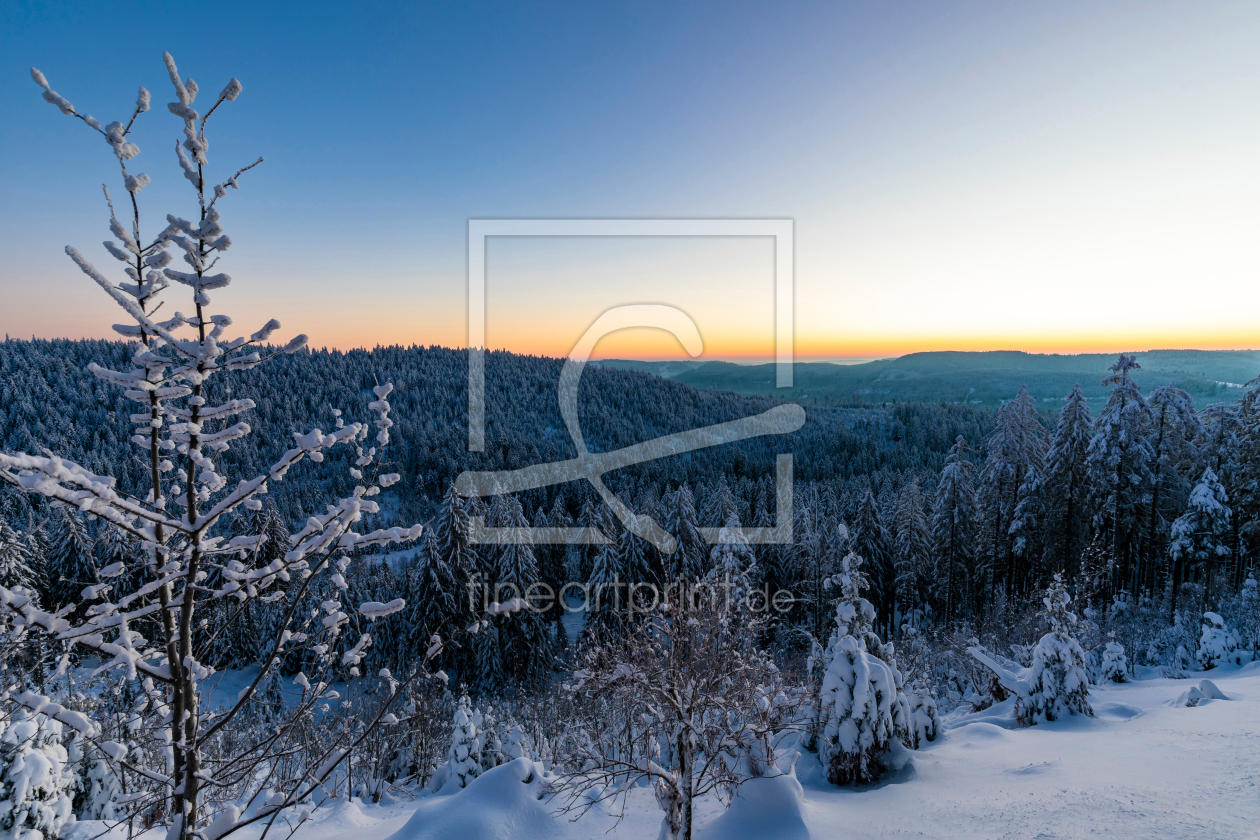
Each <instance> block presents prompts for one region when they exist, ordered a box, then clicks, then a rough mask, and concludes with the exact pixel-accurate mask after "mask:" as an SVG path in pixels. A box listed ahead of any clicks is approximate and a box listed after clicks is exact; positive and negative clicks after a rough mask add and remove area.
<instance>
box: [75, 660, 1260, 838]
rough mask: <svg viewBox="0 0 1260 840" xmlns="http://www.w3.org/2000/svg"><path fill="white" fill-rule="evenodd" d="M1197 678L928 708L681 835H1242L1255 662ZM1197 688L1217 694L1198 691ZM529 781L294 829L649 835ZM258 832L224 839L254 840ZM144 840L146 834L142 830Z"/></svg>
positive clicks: (530, 768) (1254, 806)
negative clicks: (922, 735)
mask: <svg viewBox="0 0 1260 840" xmlns="http://www.w3.org/2000/svg"><path fill="white" fill-rule="evenodd" d="M1207 675H1208V676H1210V677H1211V680H1210V682H1209V681H1208V680H1203V679H1195V680H1194V681H1189V680H1174V679H1165V678H1158V679H1138V680H1135V681H1132V682H1128V683H1109V684H1106V685H1102V686H1095V687H1093V689H1092V692H1091V696H1090V702H1091V704H1092V705H1093V707H1094V712H1095V717H1093V718H1086V717H1083V716H1079V715H1078V716H1071V717H1067V718H1065V719H1063V720H1059V721H1053V722H1041V723H1038V724H1037V725H1036V726H1033V727H1027V728H1016V726H1015V720H1014V708H1013V705H1014V700H1013V699H1012V700H1007V701H1005V702H1004V703H1000V704H998V705H996V706H994V707H992V708H990V709H986V710H985V711H983V712H980V713H977V714H962V713H961V712H959V711H957V710H956V711H954V712H951V713H949V714H947V715H945V716H944V720H943V724H944V730H945V731H944V732H943V733H942V737H940V738H938V739H937V740H936V741H935V742H934V743H930V744H927V745H926V746H925V747H924V748H922V749H920V750H917V751H915V752H913V753H911V754H910V755H911V757H912V758H911V764H910V766H908V767H907V768H905V769H904V770H902V771H900V772H898V773H896V774H894V775H893V776H892V778H891V779H890V780H888V781H885V782H881V783H879V784H877V785H874V786H871V787H867V788H843V789H842V788H837V787H834V786H832V785H830V784H828V783H827V781H826V777H825V774H824V773H823V770H822V767H821V766H820V765H819V764H818V761H817V759H815V758H814V757H813V756H812V755H811V754H808V753H807V754H805V755H803V756H802V757H801V758H800V760H799V762H798V763H797V765H796V773H795V777H793V776H786V777H782V778H778V779H757V780H754V781H752V782H750V783H748V785H747V786H745V787H744V788H743V792H742V794H741V795H740V796H739V797H737V798H736V800H735V802H734V804H733V805H732V807H731V809H730V810H725V809H724V808H723V806H722V805H721V803H719V802H717V801H716V800H714V799H713V798H711V797H710V798H707V799H705V800H704V801H702V802H699V803H698V804H697V811H696V819H697V825H696V840H746V839H747V840H753V838H758V840H760V838H767V840H780V838H782V840H796V839H797V838H806V837H813V838H818V840H823V838H840V837H843V838H845V840H864V838H889V837H892V838H897V837H930V838H968V840H971V838H1029V837H1038V838H1074V837H1083V836H1095V835H1096V836H1110V837H1126V838H1127V837H1133V838H1138V837H1140V838H1144V840H1148V839H1149V840H1159V839H1160V838H1206V837H1212V838H1235V837H1236V838H1247V837H1255V836H1256V834H1257V830H1258V828H1260V787H1258V785H1260V662H1257V663H1249V664H1248V665H1245V666H1242V667H1239V666H1232V665H1231V666H1223V667H1219V668H1215V669H1213V670H1211V671H1209V672H1207ZM1205 684H1207V690H1204V687H1205ZM1191 688H1195V689H1196V690H1198V691H1200V692H1201V693H1203V694H1204V695H1205V698H1204V700H1202V701H1201V702H1200V704H1199V705H1197V706H1193V707H1188V708H1187V707H1178V706H1177V705H1176V702H1177V700H1178V698H1179V697H1180V696H1181V695H1182V694H1184V693H1186V692H1187V691H1189V690H1190V689H1191ZM1213 689H1215V692H1213ZM1213 693H1215V694H1219V695H1220V696H1223V697H1228V698H1229V699H1228V700H1212V699H1208V698H1210V697H1211V696H1212V695H1213ZM543 776H544V772H543V768H542V765H540V764H538V763H536V762H532V761H530V760H528V759H518V760H516V761H512V762H509V763H508V764H504V765H502V766H501V767H496V768H493V769H491V770H488V771H486V772H485V773H483V774H482V775H481V776H479V777H478V778H476V779H474V780H473V781H471V782H470V784H469V785H468V787H467V788H465V789H462V790H460V789H458V788H456V787H454V786H452V787H448V788H447V789H446V790H445V791H444V792H443V793H441V794H432V793H427V792H426V793H423V794H421V795H420V796H418V797H417V798H416V799H412V800H394V799H392V798H390V797H386V798H385V800H384V801H383V802H382V804H380V805H369V804H365V803H363V802H362V801H360V800H357V799H356V800H353V801H352V802H345V801H344V800H330V801H329V802H327V803H325V804H324V805H322V806H321V807H319V808H317V809H315V811H314V813H313V815H312V817H311V820H310V822H309V823H307V824H306V825H304V826H303V828H302V830H301V831H300V832H299V833H298V835H297V837H299V838H302V840H341V838H348V837H353V838H354V840H429V839H430V838H434V840H437V839H438V838H442V840H445V838H460V839H461V840H499V839H500V838H501V839H502V840H553V838H555V840H588V839H589V840H603V838H607V840H638V838H653V837H656V835H657V832H658V830H659V826H660V820H661V816H660V813H661V812H660V809H659V807H658V806H657V804H656V801H655V799H654V796H653V793H652V790H651V788H647V787H645V788H636V789H634V790H633V791H631V792H630V795H629V799H628V801H627V805H626V811H625V816H624V818H623V819H621V820H620V821H617V820H616V818H615V814H616V813H617V810H618V807H617V806H616V805H613V804H609V803H603V804H601V805H598V806H596V807H595V808H594V809H592V810H591V811H590V812H589V813H588V814H586V815H585V816H583V817H581V818H579V819H577V820H576V821H570V819H569V817H567V816H565V815H560V814H556V813H555V803H554V802H552V801H551V800H549V799H547V798H546V797H545V795H544V787H543V783H544V781H545V780H544V778H543ZM797 780H799V788H798V787H797ZM540 795H544V798H543V799H539V798H538V797H539V796H540ZM296 817H297V809H295V810H294V819H295V820H296ZM100 826H101V824H100V823H91V822H89V823H79V824H78V825H77V826H76V827H75V829H74V832H73V834H71V835H70V840H86V838H88V837H91V836H94V835H95V834H96V833H98V832H99V827H100ZM94 827H95V829H96V830H92V829H93V828H94ZM260 830H261V829H258V830H255V829H252V828H251V829H247V830H243V831H242V832H241V833H240V834H239V835H238V836H241V837H242V838H243V840H255V838H256V837H257V835H258V832H259V831H260ZM85 832H90V833H85ZM118 836H119V838H121V837H122V835H118ZM145 840H159V838H158V836H157V835H156V834H152V833H150V834H146V835H145Z"/></svg>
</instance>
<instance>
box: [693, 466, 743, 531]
mask: <svg viewBox="0 0 1260 840" xmlns="http://www.w3.org/2000/svg"><path fill="white" fill-rule="evenodd" d="M732 516H734V517H736V518H737V519H738V518H739V502H738V501H737V500H736V498H735V494H734V493H732V492H731V486H730V485H729V484H727V483H726V475H725V474H721V475H719V476H718V480H717V485H716V486H715V487H714V488H713V492H712V493H710V494H709V498H708V500H707V501H706V503H705V506H704V514H703V515H702V517H701V519H702V521H703V522H704V524H705V525H706V526H708V527H710V528H721V527H722V526H723V525H725V524H726V521H727V520H728V519H730V518H731V517H732Z"/></svg>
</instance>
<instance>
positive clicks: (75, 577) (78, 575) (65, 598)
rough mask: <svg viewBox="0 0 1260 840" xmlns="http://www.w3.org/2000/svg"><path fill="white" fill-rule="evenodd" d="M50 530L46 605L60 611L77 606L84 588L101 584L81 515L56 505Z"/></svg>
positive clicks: (46, 563) (46, 562)
mask: <svg viewBox="0 0 1260 840" xmlns="http://www.w3.org/2000/svg"><path fill="white" fill-rule="evenodd" d="M49 527H50V534H49V540H48V554H47V556H46V558H45V569H46V574H47V576H48V593H47V597H48V601H47V602H48V604H49V606H50V607H51V608H53V609H61V608H62V607H64V606H66V605H67V604H74V603H78V602H79V601H80V600H81V593H82V592H83V589H84V587H86V586H90V585H92V584H94V583H99V581H98V580H97V579H96V569H95V568H94V566H93V563H92V540H91V539H90V538H89V537H88V533H87V526H86V525H85V524H84V522H83V517H82V515H81V514H79V512H78V511H75V510H71V509H70V508H68V507H66V506H65V505H57V506H56V511H55V512H54V513H53V516H52V519H51V520H50V523H49Z"/></svg>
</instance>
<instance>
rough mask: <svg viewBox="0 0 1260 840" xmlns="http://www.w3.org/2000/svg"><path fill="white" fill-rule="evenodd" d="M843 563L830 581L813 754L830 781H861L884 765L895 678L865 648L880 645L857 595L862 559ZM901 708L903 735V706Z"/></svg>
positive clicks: (871, 613)
mask: <svg viewBox="0 0 1260 840" xmlns="http://www.w3.org/2000/svg"><path fill="white" fill-rule="evenodd" d="M842 566H843V570H842V571H841V572H840V574H838V575H835V576H834V577H833V578H832V579H831V583H832V585H835V586H838V587H839V590H840V592H839V601H838V603H837V604H836V625H837V626H836V630H835V632H834V634H833V635H832V639H831V643H830V644H829V645H828V646H827V655H826V656H827V669H826V671H825V672H824V674H823V682H822V689H821V691H820V694H819V704H818V705H819V724H820V728H821V730H822V732H821V738H820V739H819V749H818V756H819V759H820V760H821V761H822V763H823V766H824V767H825V768H826V769H827V778H828V779H829V780H830V781H831V783H832V784H836V785H860V784H868V783H870V782H873V781H875V780H877V779H878V778H879V777H880V776H882V775H883V774H884V772H885V771H886V770H887V768H888V756H889V752H890V751H891V748H892V741H893V738H894V737H895V733H896V731H895V726H894V723H893V704H894V703H895V702H897V700H898V692H897V679H896V676H895V674H894V673H893V669H892V668H891V667H890V666H889V664H888V663H887V662H885V661H884V660H882V659H881V658H879V657H878V656H876V655H875V654H874V653H872V652H871V651H870V649H869V648H868V644H869V645H872V646H877V647H875V649H876V650H879V649H880V648H879V647H878V645H879V639H878V637H877V636H875V634H874V631H873V630H872V629H871V623H872V621H873V620H874V617H875V609H874V607H872V606H871V603H870V601H867V600H866V599H865V598H863V597H862V595H861V592H862V590H863V589H864V588H865V587H866V576H865V575H864V574H863V573H862V569H861V566H862V558H860V557H858V556H857V555H855V554H849V555H848V556H847V557H845V558H844V560H843V561H842ZM901 702H903V703H905V699H904V698H902V700H901ZM901 711H902V712H903V715H902V717H903V720H905V721H906V725H905V728H906V729H907V736H908V729H909V726H908V723H909V720H908V718H909V706H908V704H906V707H905V709H904V710H901Z"/></svg>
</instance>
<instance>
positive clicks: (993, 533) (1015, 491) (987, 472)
mask: <svg viewBox="0 0 1260 840" xmlns="http://www.w3.org/2000/svg"><path fill="white" fill-rule="evenodd" d="M985 449H986V456H985V461H984V468H983V469H982V470H981V471H980V487H979V491H978V494H977V497H978V499H977V501H978V504H979V509H980V514H981V518H982V522H983V528H982V534H981V538H980V550H981V552H982V553H983V561H982V563H981V566H982V567H983V569H984V572H985V578H986V582H987V583H988V584H989V585H990V586H991V587H993V588H994V589H993V592H994V594H996V592H997V590H999V589H1000V590H1001V591H1002V592H1004V593H1005V594H1006V597H1007V598H1012V597H1016V596H1019V595H1022V594H1023V593H1024V592H1026V591H1027V589H1028V587H1029V586H1030V585H1031V582H1032V581H1031V575H1030V574H1029V570H1028V569H1027V568H1026V564H1021V563H1017V562H1016V561H1017V554H1016V552H1015V540H1016V536H1015V535H1014V534H1013V533H1012V528H1011V525H1012V523H1013V522H1014V521H1015V517H1016V513H1017V510H1016V508H1017V506H1018V504H1019V501H1020V488H1021V487H1023V486H1024V482H1025V481H1026V480H1027V479H1028V477H1029V475H1030V473H1032V472H1033V471H1036V470H1040V469H1041V468H1042V465H1043V461H1044V458H1045V453H1046V431H1045V429H1044V428H1042V426H1041V423H1040V421H1038V419H1037V406H1036V405H1035V404H1034V403H1033V400H1032V397H1031V396H1029V394H1028V389H1027V388H1020V390H1019V394H1018V395H1017V396H1016V397H1015V399H1013V400H1007V401H1006V402H1004V403H1002V405H1001V407H1000V408H999V409H998V413H997V418H996V423H995V426H994V429H993V432H992V434H990V435H989V439H988V441H986V444H985Z"/></svg>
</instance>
